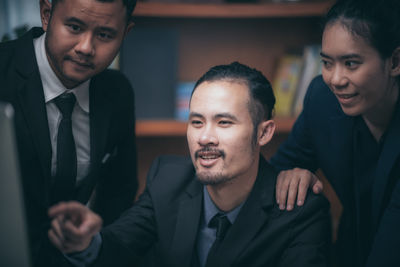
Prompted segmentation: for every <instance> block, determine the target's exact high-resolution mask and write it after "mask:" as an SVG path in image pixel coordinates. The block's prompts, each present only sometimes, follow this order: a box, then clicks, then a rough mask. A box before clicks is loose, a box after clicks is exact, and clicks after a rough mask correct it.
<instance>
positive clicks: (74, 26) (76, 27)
mask: <svg viewBox="0 0 400 267" xmlns="http://www.w3.org/2000/svg"><path fill="white" fill-rule="evenodd" d="M67 27H68V28H69V29H70V30H71V31H72V32H79V31H80V30H81V27H79V26H78V25H75V24H67Z"/></svg>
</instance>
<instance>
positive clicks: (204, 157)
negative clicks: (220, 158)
mask: <svg viewBox="0 0 400 267" xmlns="http://www.w3.org/2000/svg"><path fill="white" fill-rule="evenodd" d="M201 158H202V159H216V158H217V156H202V157H201Z"/></svg>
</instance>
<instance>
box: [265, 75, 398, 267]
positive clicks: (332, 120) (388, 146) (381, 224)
mask: <svg viewBox="0 0 400 267" xmlns="http://www.w3.org/2000/svg"><path fill="white" fill-rule="evenodd" d="M399 105H400V101H399V102H398V106H397V110H396V112H395V114H394V117H393V121H392V123H391V125H390V127H389V128H388V129H387V132H386V134H385V135H386V137H385V141H384V145H383V147H382V151H381V154H380V158H379V161H378V163H377V167H376V173H375V181H374V184H373V185H372V188H373V190H372V191H373V192H372V201H371V205H372V207H371V211H372V216H371V225H372V229H373V233H374V234H375V241H374V244H373V246H372V251H371V253H370V255H369V256H368V255H362V254H360V253H359V252H358V250H357V248H358V247H359V246H360V241H359V239H358V238H357V230H358V226H357V224H356V220H357V217H358V216H359V208H358V207H359V206H358V204H357V202H356V199H359V197H358V194H359V192H358V191H357V190H356V189H355V187H354V186H353V184H354V183H357V182H358V181H354V175H353V174H354V172H356V171H357V170H355V169H354V168H353V147H354V144H353V126H354V123H355V118H354V117H350V116H347V115H345V114H344V113H343V111H342V109H341V107H340V105H339V102H338V101H337V99H336V97H335V96H334V94H333V93H332V92H331V91H330V89H329V88H328V87H327V85H326V84H325V83H324V81H323V80H322V77H321V76H319V77H317V78H315V79H314V80H313V82H312V83H311V84H310V87H309V89H308V92H307V95H306V97H305V100H304V107H303V111H302V113H301V114H300V116H299V118H298V119H297V121H296V123H295V125H294V127H293V129H292V132H291V134H290V135H289V138H288V140H287V141H286V142H285V143H284V144H283V145H282V146H281V147H280V149H279V150H278V152H277V154H276V155H275V156H274V157H273V158H272V159H271V163H272V165H274V166H275V167H277V168H278V169H289V168H294V167H300V168H305V169H309V170H311V171H315V170H316V169H318V168H321V169H322V171H323V173H324V174H325V176H326V178H327V179H328V180H329V182H330V183H331V184H332V186H333V188H334V190H335V192H336V193H337V195H338V197H339V199H340V200H341V202H342V205H343V214H342V217H341V223H340V227H339V232H338V241H337V243H338V244H337V245H338V253H339V254H338V259H339V263H338V266H352V267H353V266H364V265H365V262H366V260H367V258H368V257H369V260H368V264H369V266H399V262H400V254H399V253H398V248H399V247H400V231H398V229H397V228H398V225H399V224H400V184H398V180H399V178H400V106H399Z"/></svg>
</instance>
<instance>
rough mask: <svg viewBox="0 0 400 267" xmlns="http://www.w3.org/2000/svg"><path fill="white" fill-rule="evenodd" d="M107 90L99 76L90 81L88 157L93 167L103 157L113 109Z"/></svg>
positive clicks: (96, 165)
mask: <svg viewBox="0 0 400 267" xmlns="http://www.w3.org/2000/svg"><path fill="white" fill-rule="evenodd" d="M105 84H107V83H105ZM108 89H110V88H108ZM109 91H110V90H107V88H105V86H104V82H102V81H101V79H100V78H99V76H96V77H94V78H93V79H92V81H91V82H90V88H89V99H90V100H89V106H90V158H91V161H92V164H93V165H92V166H93V167H94V168H95V169H97V167H98V165H99V164H100V163H101V160H102V157H104V154H105V147H106V142H107V138H108V133H109V126H110V120H111V112H112V110H113V103H112V101H110V98H112V96H109V93H108V92H109Z"/></svg>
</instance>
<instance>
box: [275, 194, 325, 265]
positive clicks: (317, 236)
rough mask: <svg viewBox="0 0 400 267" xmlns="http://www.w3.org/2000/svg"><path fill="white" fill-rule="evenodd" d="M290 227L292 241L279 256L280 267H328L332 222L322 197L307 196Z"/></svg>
mask: <svg viewBox="0 0 400 267" xmlns="http://www.w3.org/2000/svg"><path fill="white" fill-rule="evenodd" d="M309 195H310V197H308V201H306V203H305V205H304V206H303V207H298V208H300V210H299V214H298V215H297V217H296V219H295V220H293V223H292V227H291V230H290V231H291V233H290V234H291V236H292V241H291V242H290V244H289V246H288V247H287V249H286V250H285V252H284V253H283V255H282V258H281V261H280V264H279V266H281V267H283V266H285V267H296V266H298V267H322V266H330V263H329V262H330V258H329V254H330V246H331V223H330V222H331V220H330V215H329V203H328V201H327V200H326V199H325V198H324V197H322V196H315V195H312V194H309Z"/></svg>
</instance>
